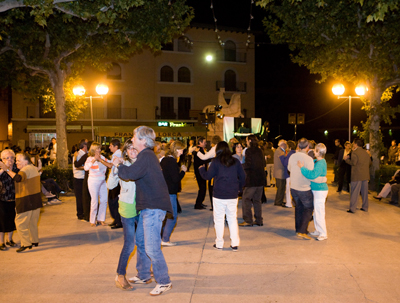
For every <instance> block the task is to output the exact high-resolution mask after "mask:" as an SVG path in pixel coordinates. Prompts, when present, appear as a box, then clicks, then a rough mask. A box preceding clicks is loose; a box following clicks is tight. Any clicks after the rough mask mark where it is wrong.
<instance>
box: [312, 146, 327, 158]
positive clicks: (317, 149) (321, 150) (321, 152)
mask: <svg viewBox="0 0 400 303" xmlns="http://www.w3.org/2000/svg"><path fill="white" fill-rule="evenodd" d="M315 152H317V153H319V155H320V156H321V157H322V158H325V155H326V146H325V144H324V143H318V144H317V145H316V146H315Z"/></svg>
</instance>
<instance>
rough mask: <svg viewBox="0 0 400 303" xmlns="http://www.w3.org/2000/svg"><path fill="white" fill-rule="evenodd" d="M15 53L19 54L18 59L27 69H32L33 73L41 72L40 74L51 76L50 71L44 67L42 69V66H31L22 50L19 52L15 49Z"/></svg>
mask: <svg viewBox="0 0 400 303" xmlns="http://www.w3.org/2000/svg"><path fill="white" fill-rule="evenodd" d="M13 51H15V52H16V53H17V55H18V57H19V58H20V59H21V61H22V64H23V65H24V66H25V67H27V68H29V69H31V70H33V71H37V72H40V73H43V74H46V75H49V73H48V71H47V70H46V69H45V68H44V67H42V66H34V65H30V64H29V63H28V62H27V60H26V58H25V55H24V54H23V53H22V50H20V49H18V50H15V49H13Z"/></svg>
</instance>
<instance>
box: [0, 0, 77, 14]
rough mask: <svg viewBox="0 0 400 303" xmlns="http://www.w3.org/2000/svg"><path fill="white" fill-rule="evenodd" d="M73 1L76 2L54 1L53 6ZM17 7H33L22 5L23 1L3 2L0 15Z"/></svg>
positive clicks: (0, 4) (68, 0)
mask: <svg viewBox="0 0 400 303" xmlns="http://www.w3.org/2000/svg"><path fill="white" fill-rule="evenodd" d="M75 1H77V0H54V1H53V4H54V5H55V4H57V3H64V2H75ZM17 7H33V6H32V5H27V4H24V1H23V0H5V1H3V2H1V3H0V13H1V12H5V11H8V10H10V9H13V8H17Z"/></svg>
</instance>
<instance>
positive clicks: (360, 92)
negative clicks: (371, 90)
mask: <svg viewBox="0 0 400 303" xmlns="http://www.w3.org/2000/svg"><path fill="white" fill-rule="evenodd" d="M367 90H368V88H366V87H365V86H364V85H359V86H357V87H356V94H357V95H358V96H364V95H365V93H366V92H367Z"/></svg>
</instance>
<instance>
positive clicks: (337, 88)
mask: <svg viewBox="0 0 400 303" xmlns="http://www.w3.org/2000/svg"><path fill="white" fill-rule="evenodd" d="M355 91H356V94H357V96H352V95H348V96H346V95H343V94H344V92H345V87H344V85H343V84H341V83H337V84H335V85H334V86H333V87H332V92H333V94H334V95H336V96H338V99H343V98H345V99H349V142H351V99H359V98H360V96H364V95H365V94H366V92H367V91H368V88H367V87H366V86H364V85H358V86H357V87H356V89H355Z"/></svg>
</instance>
